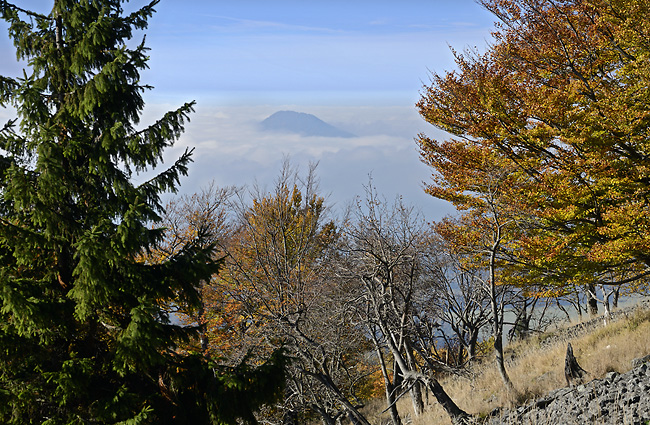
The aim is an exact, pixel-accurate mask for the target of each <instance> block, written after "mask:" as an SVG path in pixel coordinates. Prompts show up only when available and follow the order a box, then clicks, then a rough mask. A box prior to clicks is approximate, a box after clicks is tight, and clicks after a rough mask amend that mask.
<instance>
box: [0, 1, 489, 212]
mask: <svg viewBox="0 0 650 425" xmlns="http://www.w3.org/2000/svg"><path fill="white" fill-rule="evenodd" d="M16 3H17V4H19V5H20V6H21V7H24V8H29V9H34V10H38V11H41V12H47V11H48V10H49V9H51V5H52V1H51V0H50V1H46V0H24V1H20V0H16ZM141 4H143V3H142V2H139V1H132V2H131V3H128V4H126V7H127V8H133V7H136V6H139V5H141ZM156 9H157V11H158V13H156V14H155V15H154V16H153V18H152V19H151V20H150V26H149V29H148V30H147V31H146V33H147V45H148V46H149V47H150V48H151V51H150V56H151V60H150V63H149V65H150V69H149V70H147V71H145V72H144V73H143V75H142V79H143V81H144V82H146V83H148V84H151V85H153V86H154V87H155V89H154V90H153V91H151V92H148V93H147V94H146V97H145V100H146V102H147V107H146V110H145V113H144V116H143V121H144V122H148V121H152V120H154V119H155V118H156V117H157V116H159V115H160V114H161V113H163V112H164V111H166V110H168V109H171V108H174V107H176V106H178V105H179V104H181V103H182V102H185V101H189V100H196V101H197V111H196V114H195V116H194V117H193V119H192V122H191V123H190V124H189V125H188V126H187V128H186V133H185V134H184V136H183V137H182V139H181V140H180V142H179V143H178V146H177V147H176V148H174V149H172V150H171V151H170V152H169V158H170V160H171V159H172V158H173V157H174V156H175V155H177V154H178V153H179V151H180V150H181V149H184V148H185V147H196V154H195V163H194V164H193V166H192V167H191V169H190V176H189V177H188V178H187V179H185V180H184V184H183V187H182V191H183V192H185V193H191V192H194V191H196V190H199V189H200V187H202V186H204V185H207V184H208V183H209V182H210V181H212V180H214V181H215V182H216V183H217V184H218V185H231V184H235V185H243V184H251V183H253V182H254V181H257V182H258V183H261V184H264V183H266V182H272V180H273V178H274V176H275V175H276V174H277V173H278V171H279V164H280V162H281V161H282V158H283V156H284V155H290V156H291V159H292V162H293V163H294V164H295V165H297V166H300V167H301V168H303V169H306V165H307V163H308V162H310V161H319V162H320V165H319V168H318V175H319V176H320V179H321V188H322V190H323V192H324V193H329V194H330V200H331V202H332V203H335V204H336V205H337V206H342V205H343V204H345V203H346V202H347V201H349V200H351V199H352V198H353V197H354V196H355V194H358V193H361V192H362V191H363V184H366V183H367V181H368V175H369V174H372V176H373V180H374V183H375V184H376V185H377V188H378V190H379V191H380V192H382V193H384V194H385V195H386V196H387V197H388V198H392V197H393V196H395V195H398V194H399V195H403V197H404V199H405V200H406V202H408V203H412V204H415V205H417V206H418V207H420V208H421V209H422V211H423V212H424V214H425V215H426V216H427V218H429V219H438V218H440V217H441V216H442V215H445V214H447V213H450V212H452V209H451V208H450V207H449V206H446V205H444V204H443V203H441V202H440V201H436V200H434V199H432V198H431V197H429V196H428V195H426V194H424V193H423V191H422V181H424V180H427V179H428V175H429V170H427V169H426V167H425V166H424V165H423V164H421V163H420V162H419V159H418V155H417V151H416V146H415V143H414V142H413V138H414V137H415V136H416V135H417V134H418V133H419V132H426V133H427V134H429V135H431V136H434V137H444V135H442V134H441V133H440V132H437V131H436V130H435V129H434V128H433V127H431V126H430V125H428V124H426V123H425V122H424V121H423V120H422V119H421V118H420V117H419V116H418V114H417V111H416V110H415V107H414V104H415V103H416V102H417V100H418V98H419V92H420V90H421V89H422V85H423V84H425V83H427V82H428V77H429V72H430V71H436V72H444V71H445V70H449V69H452V68H453V66H454V64H453V56H452V54H451V51H450V49H449V46H453V47H454V48H455V49H457V50H463V49H464V48H466V47H474V46H477V47H478V48H479V50H482V49H483V48H484V46H485V43H486V41H487V40H489V37H490V31H491V30H492V28H493V21H494V19H493V17H492V16H491V15H490V14H489V13H488V12H486V11H485V10H483V9H482V8H481V7H480V6H479V5H477V4H475V3H474V2H473V1H471V0H455V1H447V0H428V1H425V0H417V1H413V0H402V1H396V0H395V1H382V0H374V1H366V0H362V1H358V0H347V1H342V0H328V1H323V0H312V1H307V0H303V1H293V0H292V1H290V0H285V1H273V0H266V1H258V0H238V1H209V0H203V1H200V0H183V1H180V0H163V1H162V2H161V3H160V4H159V5H158V6H157V7H156ZM0 31H1V33H0V57H1V58H2V60H0V74H2V75H15V74H16V73H17V72H18V70H19V69H20V68H19V66H18V65H16V64H15V63H14V62H13V58H14V57H15V56H14V53H13V48H12V46H11V43H10V42H9V40H8V38H7V36H6V34H7V33H6V26H5V25H4V24H0ZM278 110H295V111H298V112H306V113H311V114H314V115H316V116H318V117H319V118H321V119H323V120H325V121H327V122H329V123H331V124H333V125H337V126H339V127H341V128H343V129H345V130H348V131H351V132H353V133H355V134H357V135H358V136H359V137H357V138H354V139H332V138H313V137H312V138H303V137H299V136H294V135H285V136H278V135H269V134H262V133H260V132H259V131H258V130H257V127H256V124H257V123H258V122H259V121H261V120H263V119H264V118H266V117H267V116H269V115H271V114H272V113H273V112H276V111H278ZM8 116H10V112H9V111H2V110H0V118H5V117H8Z"/></svg>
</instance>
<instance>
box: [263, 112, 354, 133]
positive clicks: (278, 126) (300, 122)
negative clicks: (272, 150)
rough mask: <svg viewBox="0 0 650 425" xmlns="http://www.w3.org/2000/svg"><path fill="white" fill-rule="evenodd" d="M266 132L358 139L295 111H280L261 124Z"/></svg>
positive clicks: (313, 117) (309, 115)
mask: <svg viewBox="0 0 650 425" xmlns="http://www.w3.org/2000/svg"><path fill="white" fill-rule="evenodd" d="M260 128H261V129H262V130H264V131H273V132H278V133H294V134H300V135H301V136H318V137H356V136H355V135H354V134H352V133H349V132H347V131H345V130H341V129H339V128H336V127H334V126H333V125H330V124H328V123H326V122H325V121H323V120H321V119H320V118H318V117H316V116H315V115H312V114H306V113H304V112H295V111H278V112H276V113H274V114H273V115H271V116H270V117H268V118H266V119H265V120H264V121H262V122H261V123H260Z"/></svg>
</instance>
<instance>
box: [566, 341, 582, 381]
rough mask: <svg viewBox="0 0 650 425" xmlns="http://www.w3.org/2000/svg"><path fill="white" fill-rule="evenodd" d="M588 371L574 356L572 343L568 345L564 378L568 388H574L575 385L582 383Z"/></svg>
mask: <svg viewBox="0 0 650 425" xmlns="http://www.w3.org/2000/svg"><path fill="white" fill-rule="evenodd" d="M586 374H587V371H586V370H584V369H583V368H581V367H580V365H579V364H578V360H576V358H575V356H574V355H573V347H571V343H570V342H569V343H568V344H567V348H566V359H565V360H564V377H565V378H566V383H567V385H568V386H573V384H574V383H581V382H582V379H583V377H584V376H585V375H586Z"/></svg>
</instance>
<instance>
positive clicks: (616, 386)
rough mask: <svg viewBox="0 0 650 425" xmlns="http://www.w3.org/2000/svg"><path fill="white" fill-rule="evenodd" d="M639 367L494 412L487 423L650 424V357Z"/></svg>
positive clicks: (638, 362)
mask: <svg viewBox="0 0 650 425" xmlns="http://www.w3.org/2000/svg"><path fill="white" fill-rule="evenodd" d="M635 364H636V367H634V368H633V369H632V370H630V371H628V372H626V373H623V374H618V373H616V372H610V373H609V374H607V376H606V377H605V378H604V379H595V380H593V381H591V382H588V383H586V384H583V385H578V386H576V387H573V388H569V387H567V388H561V389H559V390H555V391H552V392H550V393H549V394H547V395H546V396H544V397H542V398H540V399H538V400H535V401H534V402H531V403H528V404H526V405H524V406H520V407H518V408H517V409H511V410H503V411H499V410H497V411H494V412H492V414H491V415H490V417H489V418H488V419H487V420H486V421H485V422H484V423H485V424H489V425H506V424H507V425H510V424H531V425H532V424H535V425H546V424H548V425H551V424H553V425H555V424H567V425H569V424H607V425H609V424H612V425H620V424H623V425H645V424H648V423H650V356H646V357H644V358H643V359H637V360H635Z"/></svg>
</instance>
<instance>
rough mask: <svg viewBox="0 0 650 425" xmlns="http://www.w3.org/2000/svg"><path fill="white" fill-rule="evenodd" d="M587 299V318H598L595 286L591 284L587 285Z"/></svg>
mask: <svg viewBox="0 0 650 425" xmlns="http://www.w3.org/2000/svg"><path fill="white" fill-rule="evenodd" d="M587 299H588V306H589V316H590V317H596V316H598V298H596V285H594V284H593V283H590V284H589V285H587Z"/></svg>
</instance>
